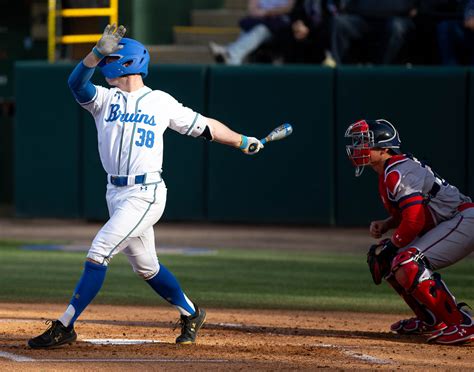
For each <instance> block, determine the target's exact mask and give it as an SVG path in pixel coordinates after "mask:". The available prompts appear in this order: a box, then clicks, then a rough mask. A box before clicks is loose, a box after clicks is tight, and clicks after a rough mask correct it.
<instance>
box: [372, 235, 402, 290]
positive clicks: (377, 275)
mask: <svg viewBox="0 0 474 372" xmlns="http://www.w3.org/2000/svg"><path fill="white" fill-rule="evenodd" d="M397 250H398V248H397V247H396V246H395V244H393V243H392V241H391V240H390V239H384V240H382V241H381V242H380V243H378V244H374V245H372V246H370V248H369V251H368V252H367V264H368V265H369V269H370V273H371V274H372V279H373V280H374V283H375V284H377V285H379V284H380V283H382V279H383V278H384V277H385V276H386V275H387V274H388V273H389V272H390V266H391V263H392V259H393V258H394V257H395V255H396V254H397Z"/></svg>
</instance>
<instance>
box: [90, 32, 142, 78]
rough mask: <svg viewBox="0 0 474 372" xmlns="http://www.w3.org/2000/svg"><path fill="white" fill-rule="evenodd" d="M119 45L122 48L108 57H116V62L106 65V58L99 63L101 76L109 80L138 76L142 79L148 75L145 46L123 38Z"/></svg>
mask: <svg viewBox="0 0 474 372" xmlns="http://www.w3.org/2000/svg"><path fill="white" fill-rule="evenodd" d="M119 45H121V46H122V47H123V48H122V49H119V50H117V51H116V52H115V53H112V54H110V55H109V56H108V57H118V58H117V59H116V60H114V61H111V62H109V63H106V58H104V59H102V61H100V62H99V68H100V71H101V72H102V74H103V75H104V76H105V77H106V78H109V79H114V78H117V77H120V76H125V75H132V74H140V75H142V77H143V78H144V77H146V76H147V75H148V63H149V62H150V54H149V53H148V50H147V49H146V48H145V46H144V45H143V44H142V43H140V42H138V41H136V40H134V39H128V38H125V37H124V38H123V39H122V40H120V42H119Z"/></svg>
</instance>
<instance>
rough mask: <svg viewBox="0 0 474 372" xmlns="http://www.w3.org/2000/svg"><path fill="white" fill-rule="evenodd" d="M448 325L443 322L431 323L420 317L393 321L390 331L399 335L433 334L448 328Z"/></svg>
mask: <svg viewBox="0 0 474 372" xmlns="http://www.w3.org/2000/svg"><path fill="white" fill-rule="evenodd" d="M446 327H447V326H446V324H445V323H443V322H440V323H438V324H435V325H429V324H426V323H425V322H423V321H422V320H420V319H418V318H410V319H403V320H399V321H398V322H396V323H393V324H392V325H391V326H390V331H391V332H392V333H398V334H399V335H431V334H435V333H437V332H439V331H442V330H443V329H446Z"/></svg>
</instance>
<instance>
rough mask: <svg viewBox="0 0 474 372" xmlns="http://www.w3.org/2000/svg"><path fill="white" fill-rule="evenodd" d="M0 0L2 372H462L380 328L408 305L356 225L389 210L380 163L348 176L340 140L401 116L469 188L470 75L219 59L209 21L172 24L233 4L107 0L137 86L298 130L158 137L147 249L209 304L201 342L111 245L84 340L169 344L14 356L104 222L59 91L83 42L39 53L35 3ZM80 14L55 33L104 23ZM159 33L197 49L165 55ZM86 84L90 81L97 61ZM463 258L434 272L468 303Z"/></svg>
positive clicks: (404, 126)
mask: <svg viewBox="0 0 474 372" xmlns="http://www.w3.org/2000/svg"><path fill="white" fill-rule="evenodd" d="M2 3H3V4H2V5H4V9H6V5H7V4H6V3H8V6H10V7H11V8H9V9H11V11H10V12H9V13H8V12H2V13H1V14H0V19H1V24H0V25H1V27H0V102H1V108H2V111H1V115H0V166H1V169H2V176H1V177H0V204H1V205H2V207H1V208H0V211H1V212H0V213H1V218H0V266H1V270H0V283H1V287H0V326H1V328H0V330H1V331H0V369H3V368H5V369H12V368H17V367H18V365H17V364H15V363H17V362H15V358H17V357H20V358H21V357H25V356H26V357H30V358H33V359H34V363H39V364H38V365H35V366H37V367H38V368H41V367H40V366H45V365H46V364H44V363H53V364H52V365H48V366H50V367H51V366H55V367H57V369H61V367H60V365H57V364H54V363H60V362H68V364H67V368H68V369H81V368H82V369H84V368H86V366H87V364H81V363H87V362H88V360H87V359H90V360H95V361H96V362H95V363H96V364H95V367H97V368H103V369H107V368H108V369H113V368H115V367H116V364H110V360H111V359H107V358H129V359H127V361H125V360H122V363H124V366H130V364H128V363H134V364H133V365H134V366H137V364H136V363H139V362H135V361H134V360H135V359H136V358H151V357H152V356H156V355H158V356H159V357H160V360H159V361H155V360H150V361H151V362H153V361H155V362H156V363H157V366H161V367H162V366H166V368H168V367H169V366H170V365H171V364H172V363H175V364H173V365H174V366H175V367H176V368H177V369H182V368H184V367H196V361H199V362H202V364H200V366H201V368H202V369H203V370H206V369H207V370H209V369H211V368H215V366H216V364H215V363H218V362H219V361H224V362H225V363H226V364H225V365H223V368H225V369H226V370H233V369H250V370H256V369H267V370H278V369H286V370H293V369H308V370H311V369H312V368H314V367H315V366H319V367H326V368H341V366H344V368H347V369H349V368H361V369H367V368H381V369H385V368H386V369H393V368H402V369H416V368H419V369H425V370H426V369H437V368H441V369H442V368H445V369H458V370H467V369H469V368H472V363H471V361H472V348H469V347H468V348H450V351H449V353H446V351H445V349H443V348H442V347H441V346H433V345H427V344H425V343H424V339H423V338H422V337H418V338H410V337H403V336H394V335H391V334H390V333H389V332H388V331H387V328H388V325H389V324H390V323H391V322H393V321H394V320H397V319H398V318H399V317H406V316H407V314H408V311H407V309H406V306H405V305H404V304H403V303H402V302H401V300H400V299H399V298H398V297H397V296H396V295H394V293H393V291H392V290H390V289H389V288H388V286H379V287H375V286H374V285H373V284H372V282H371V280H370V274H369V273H368V271H367V268H366V264H365V252H366V249H367V246H368V245H369V244H370V243H371V242H372V240H371V239H370V238H369V237H368V236H367V233H366V228H367V225H368V223H369V222H370V221H371V220H372V219H375V218H382V217H383V216H384V215H385V214H384V211H383V210H382V208H381V206H380V201H379V198H378V195H377V189H376V177H375V175H374V174H373V172H370V171H367V172H365V173H364V174H363V176H362V177H361V178H358V179H357V178H355V177H354V175H353V171H354V170H353V168H352V166H351V165H350V164H349V161H348V160H347V158H346V154H345V149H344V139H343V134H344V130H345V128H346V127H347V125H348V124H349V123H351V122H353V121H355V120H358V119H360V118H362V117H371V118H379V117H383V118H386V119H388V120H390V121H392V122H393V123H395V124H396V125H397V127H398V128H399V129H400V132H401V136H402V141H403V146H404V149H405V150H406V151H410V152H411V151H413V152H414V153H415V155H416V156H418V157H419V158H423V159H426V160H428V161H430V162H431V163H433V165H434V166H435V168H436V169H437V170H438V171H439V172H440V174H441V175H442V176H443V177H445V178H446V179H447V180H448V181H449V182H452V183H454V184H456V185H458V186H459V187H460V188H461V189H462V190H463V191H464V192H466V193H470V194H471V195H473V194H474V192H473V191H474V190H473V188H474V179H473V161H474V155H473V152H472V149H471V148H470V147H471V146H469V144H470V143H471V142H472V140H473V139H474V133H473V130H472V127H473V122H472V121H473V120H474V119H473V117H474V116H473V113H472V107H474V105H473V103H474V102H473V94H474V93H473V89H472V87H473V85H472V84H473V78H474V77H473V75H472V70H471V68H467V67H459V68H446V67H436V66H397V67H365V66H364V67H356V66H342V67H337V68H335V69H330V68H324V67H320V66H296V65H291V66H290V65H287V66H270V65H255V64H253V65H248V66H242V67H225V66H216V65H214V64H213V63H212V61H208V60H206V58H210V56H209V55H208V52H207V51H206V47H205V46H203V45H200V44H199V42H202V39H200V38H201V37H202V34H203V32H204V31H205V29H204V28H201V29H200V31H199V32H198V33H197V34H192V33H191V31H192V29H190V28H187V27H191V26H190V25H191V24H192V23H193V22H196V19H197V18H199V17H197V16H196V13H195V12H196V10H199V9H209V8H216V9H218V8H220V7H222V6H231V7H234V8H235V9H237V10H239V9H240V10H242V5H243V4H245V1H239V0H225V1H224V0H215V1H212V0H181V1H164V0H158V1H151V0H150V1H146V0H141V1H140V0H134V1H133V0H128V1H125V0H121V1H120V2H119V19H120V22H121V23H124V24H126V25H127V26H129V29H130V36H131V37H135V38H138V39H140V40H142V41H144V42H145V43H146V44H147V45H148V46H149V47H150V51H151V53H152V61H153V64H152V66H151V67H150V70H151V71H150V76H149V77H148V78H147V80H146V83H147V84H148V85H149V86H150V87H152V88H155V89H163V90H165V91H167V92H169V93H171V94H173V95H174V96H175V97H176V98H178V99H179V100H181V101H182V102H183V103H185V104H186V105H189V106H190V107H192V108H193V109H195V110H198V111H200V112H202V113H203V114H205V115H209V116H214V117H216V118H217V119H220V120H222V121H224V122H225V123H228V124H229V125H230V126H231V127H233V128H235V129H236V130H239V131H242V132H246V133H247V132H248V133H251V134H252V135H253V134H255V135H256V136H262V137H263V136H264V135H265V134H267V132H268V131H269V130H270V129H272V128H273V127H275V126H277V125H279V124H281V123H283V122H290V123H292V124H293V126H294V130H295V132H294V134H293V135H292V136H291V137H289V138H288V139H286V140H285V141H282V142H277V143H272V144H269V145H268V146H266V148H265V150H264V151H263V152H262V153H260V154H259V155H258V156H257V157H252V158H250V157H245V156H242V154H240V152H238V151H235V150H233V149H229V148H226V147H224V146H219V145H217V144H209V143H205V142H204V141H199V140H193V139H190V138H185V137H183V136H179V135H178V134H176V133H174V132H172V131H168V132H167V133H166V138H165V141H166V144H165V159H164V178H165V180H166V183H167V185H168V188H169V198H168V203H167V210H166V213H165V216H164V218H163V221H162V222H160V223H159V224H158V225H157V240H158V241H159V244H158V246H159V247H158V248H159V249H160V250H159V257H160V259H161V260H162V262H164V263H166V264H167V265H168V266H169V267H170V268H172V269H173V271H174V272H176V274H177V276H178V278H179V279H180V281H181V282H182V284H183V286H184V287H185V288H186V290H189V293H191V294H192V296H193V298H195V299H196V300H197V301H199V303H200V304H203V305H204V306H205V307H206V308H207V309H209V314H210V318H209V321H208V326H207V327H206V328H204V329H203V330H202V337H201V338H200V344H198V345H196V346H198V347H197V348H194V349H192V351H188V350H186V351H182V350H179V349H176V348H174V345H172V344H171V343H172V342H173V340H174V334H173V332H172V330H171V328H172V325H171V324H169V323H168V320H169V319H173V316H175V314H174V313H173V312H172V309H170V308H169V307H168V306H167V304H166V303H164V301H161V302H160V300H159V299H158V298H155V297H153V296H151V295H150V293H149V292H147V289H148V288H145V286H144V285H143V283H142V282H141V281H140V280H139V279H138V278H136V277H134V274H133V273H132V272H131V270H130V268H129V265H128V263H127V262H126V260H125V259H124V257H122V256H120V255H119V257H117V258H116V259H115V260H114V262H113V264H112V266H113V267H112V269H111V270H110V273H109V274H108V277H107V282H106V286H105V287H104V289H103V291H102V292H101V294H100V295H99V296H98V298H97V299H96V300H95V301H94V304H92V306H91V307H90V309H88V311H87V312H86V313H84V316H83V317H82V318H81V321H80V322H79V323H78V328H79V327H80V335H81V340H82V338H86V337H94V338H97V337H101V336H102V337H115V338H121V337H125V335H126V337H130V338H150V337H155V338H159V339H160V340H164V343H160V344H158V346H156V347H155V346H153V347H151V346H150V347H149V348H145V349H144V348H142V347H136V348H135V347H128V346H125V347H116V346H105V347H92V346H91V345H84V343H82V342H81V343H78V346H77V347H76V346H75V347H73V348H71V349H68V350H66V351H65V353H64V354H62V351H58V352H57V353H55V354H47V353H43V354H42V353H41V352H40V353H32V352H31V350H28V349H26V348H25V346H24V344H25V340H26V339H27V338H28V337H30V336H31V335H32V334H36V333H37V332H39V331H40V330H41V329H42V327H43V324H42V323H41V320H42V319H45V318H53V317H55V316H57V315H58V314H59V313H60V312H61V311H63V307H64V304H65V303H67V301H68V300H69V297H70V291H71V289H72V288H73V286H74V283H75V281H76V280H77V278H78V277H79V275H80V272H81V270H82V263H83V257H84V249H87V245H88V244H90V241H91V239H92V238H93V236H94V234H95V232H96V231H97V230H98V229H99V228H100V226H101V224H102V223H103V221H104V220H105V219H106V209H105V208H106V206H105V200H104V193H105V182H106V180H105V174H104V172H103V170H102V168H101V165H100V161H99V157H98V153H97V143H96V141H97V140H96V135H95V128H94V125H93V123H92V120H91V118H90V117H89V115H88V114H87V112H85V111H84V110H82V109H81V108H80V107H79V106H78V105H77V104H76V103H75V102H74V100H73V98H72V96H71V94H70V92H69V90H68V87H67V84H66V81H67V77H68V75H69V73H70V72H71V70H72V68H73V67H74V65H75V63H76V61H75V59H76V58H80V57H81V56H82V55H83V54H84V52H85V51H86V50H87V49H88V48H89V49H90V47H91V45H82V46H75V47H72V48H66V49H67V50H65V52H67V53H68V55H69V56H70V59H71V60H66V61H65V60H62V61H58V62H57V63H54V64H50V63H48V62H47V61H46V58H47V53H46V52H47V46H46V40H45V38H44V29H42V28H41V25H43V26H44V21H45V19H44V17H45V12H44V10H45V9H44V5H45V3H46V1H23V2H19V1H14V2H11V1H8V2H7V1H3V2H2ZM104 3H105V2H104ZM201 16H202V13H201ZM83 21H84V22H85V23H80V24H78V23H75V22H72V21H71V23H70V24H69V26H68V27H70V30H71V31H74V30H76V31H77V30H78V25H79V26H80V27H82V26H81V25H85V26H86V27H88V28H91V29H94V30H95V32H97V30H98V29H101V28H102V26H103V25H102V24H103V23H104V20H103V19H102V20H101V21H100V22H102V23H101V24H100V25H98V24H97V21H96V20H91V19H87V20H83ZM175 26H178V27H175ZM201 27H202V26H201ZM79 29H81V30H82V28H79ZM195 31H196V30H195ZM227 31H229V32H230V33H231V34H232V32H234V35H235V32H236V31H235V30H227ZM34 35H37V36H38V37H37V38H36V37H34ZM41 35H43V37H41ZM214 36H215V35H214ZM221 37H223V36H221ZM173 40H175V41H176V40H181V41H183V42H189V43H191V42H197V43H198V45H195V44H190V45H189V48H188V49H187V51H186V52H183V50H181V51H180V52H179V53H181V54H179V53H178V52H176V50H174V49H173V48H174V47H173V46H172V45H171V44H169V43H172V42H173ZM156 45H158V47H156ZM170 45H171V46H170ZM203 50H204V52H203ZM170 53H171V54H170ZM172 53H177V54H175V55H174V57H173V55H172ZM186 53H191V56H195V58H192V57H190V54H186ZM192 53H195V54H192ZM177 55H179V56H180V58H181V59H179V58H176V56H177ZM173 58H176V59H173ZM170 61H175V62H174V63H169V62H170ZM190 61H192V62H196V63H193V64H190V63H189V62H190ZM94 79H95V81H97V82H102V79H101V77H100V74H96V75H95V76H94ZM254 206H255V207H254ZM58 247H59V248H58ZM170 248H171V249H170ZM195 248H198V249H195ZM201 248H206V249H204V250H203V251H204V254H203V255H200V254H199V249H201ZM58 249H59V251H58ZM197 251H198V253H196V252H197ZM183 252H184V253H183ZM189 253H191V254H190V255H188V254H189ZM473 264H474V261H473V260H472V256H471V258H468V259H467V260H464V261H463V262H461V263H459V265H455V267H452V268H449V269H448V270H446V271H444V272H443V273H442V274H443V276H444V278H446V279H447V282H448V284H449V285H450V287H451V289H452V290H453V292H454V293H456V294H457V295H458V296H459V298H460V299H461V300H465V301H467V302H471V303H472V302H473V301H474V300H473V297H472V296H473V294H472V267H473ZM124 283H126V284H125V285H124ZM124 305H128V306H127V307H125V306H124ZM303 310H304V311H303ZM111 318H113V320H112V321H111ZM115 322H116V323H115ZM232 322H235V323H232ZM239 327H240V328H239ZM150 350H151V351H150ZM229 350H231V352H230V351H229ZM2 353H3V354H2ZM5 353H6V354H5ZM5 355H7V357H6V361H5ZM150 355H151V356H150ZM71 358H73V359H74V358H76V359H75V360H76V362H75V363H76V364H69V361H70V360H71ZM77 358H82V359H77ZM101 358H102V359H101ZM134 358H135V359H134ZM216 359H217V362H216ZM101 361H102V362H101ZM229 361H231V362H232V363H228V362H229ZM32 362H33V361H32ZM160 363H161V364H160ZM163 363H167V364H166V365H165V364H163ZM186 363H188V364H186ZM205 363H208V364H205ZM213 363H214V364H213ZM62 365H63V366H64V368H66V365H64V364H62ZM89 365H90V364H89ZM147 366H148V367H149V368H151V364H148V365H147Z"/></svg>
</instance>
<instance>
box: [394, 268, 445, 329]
mask: <svg viewBox="0 0 474 372" xmlns="http://www.w3.org/2000/svg"><path fill="white" fill-rule="evenodd" d="M386 280H387V283H388V284H390V286H391V287H392V288H393V289H394V290H395V291H396V292H397V293H398V294H399V295H400V297H402V298H403V300H404V301H405V302H406V304H407V305H408V306H409V307H410V309H412V310H413V312H414V313H415V315H416V316H415V317H413V318H409V319H402V320H399V321H397V322H395V323H393V324H392V325H391V326H390V331H391V332H393V333H398V334H405V335H406V334H428V335H429V334H432V333H433V332H436V331H439V330H441V329H445V328H446V327H447V326H446V324H445V323H444V322H442V321H438V320H437V319H436V317H435V315H434V314H433V313H432V312H431V311H430V310H428V309H427V308H426V306H424V305H423V304H421V303H420V302H418V301H417V300H416V299H415V298H414V297H413V296H412V295H411V294H409V293H408V292H407V291H406V290H405V288H403V287H402V286H401V285H400V284H399V283H398V282H397V281H396V279H395V277H394V276H393V275H389V276H388V277H387V278H386Z"/></svg>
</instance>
